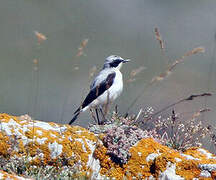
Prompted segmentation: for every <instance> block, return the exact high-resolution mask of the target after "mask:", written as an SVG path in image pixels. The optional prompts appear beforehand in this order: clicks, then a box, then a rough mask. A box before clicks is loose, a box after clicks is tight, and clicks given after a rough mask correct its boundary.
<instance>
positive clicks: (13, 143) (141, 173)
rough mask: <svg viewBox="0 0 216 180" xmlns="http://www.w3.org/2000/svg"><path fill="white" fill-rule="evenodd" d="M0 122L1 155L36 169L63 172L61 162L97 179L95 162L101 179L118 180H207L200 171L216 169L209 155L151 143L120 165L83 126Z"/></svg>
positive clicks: (139, 146) (132, 152) (20, 120)
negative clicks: (165, 178)
mask: <svg viewBox="0 0 216 180" xmlns="http://www.w3.org/2000/svg"><path fill="white" fill-rule="evenodd" d="M0 122H1V124H0V128H2V129H1V131H0V155H2V156H4V157H13V156H14V155H16V156H18V157H25V158H26V157H27V159H30V163H31V164H34V165H37V166H40V165H41V164H43V165H53V166H56V167H58V166H59V165H61V164H62V162H64V164H65V163H66V164H67V165H69V166H75V165H76V164H79V169H80V172H81V174H80V175H86V174H87V173H88V174H91V173H93V169H91V168H93V167H89V162H90V159H91V158H93V157H92V156H94V158H96V159H99V161H100V174H101V175H104V176H107V177H114V178H115V179H117V180H118V179H119V180H120V179H124V178H125V177H126V178H127V179H131V178H132V177H134V178H136V179H145V178H148V177H150V176H153V177H155V178H156V179H157V178H159V176H160V175H161V173H163V172H164V171H166V170H167V168H168V167H169V168H170V167H171V165H173V167H174V168H175V169H174V173H175V175H176V176H177V175H178V176H181V177H183V178H185V179H193V178H200V179H202V177H200V173H201V169H199V165H200V164H216V158H215V157H216V156H215V155H213V154H210V153H209V152H208V151H206V150H204V149H200V148H196V147H193V148H190V149H188V150H186V151H185V152H183V153H180V152H178V151H176V150H173V149H170V148H168V147H167V146H164V145H161V144H160V143H158V142H156V141H155V140H154V139H152V138H144V139H142V140H140V141H139V142H137V143H136V144H135V145H134V146H133V147H131V148H130V150H129V152H130V155H131V157H130V158H129V160H128V162H127V163H126V164H123V165H122V164H121V165H120V164H117V163H115V162H113V161H112V160H111V157H110V156H109V155H108V154H107V148H106V147H105V146H104V145H103V144H102V142H101V140H102V139H103V137H104V135H103V134H100V135H98V136H95V135H94V134H93V133H91V132H89V131H88V130H86V129H85V128H82V127H79V126H69V125H60V124H56V123H45V122H40V121H35V120H31V119H30V118H28V117H27V118H26V119H25V118H24V119H23V118H18V117H15V116H10V115H7V114H0ZM95 147H96V149H95ZM209 157H210V158H209ZM211 157H212V158H211ZM91 160H92V159H91ZM211 176H212V178H215V177H216V172H215V171H212V172H211Z"/></svg>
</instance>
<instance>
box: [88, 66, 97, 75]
mask: <svg viewBox="0 0 216 180" xmlns="http://www.w3.org/2000/svg"><path fill="white" fill-rule="evenodd" d="M96 72H97V67H96V66H93V67H92V68H91V69H90V70H89V77H90V78H92V77H93V76H94V75H95V73H96Z"/></svg>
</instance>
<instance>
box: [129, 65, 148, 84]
mask: <svg viewBox="0 0 216 180" xmlns="http://www.w3.org/2000/svg"><path fill="white" fill-rule="evenodd" d="M144 69H146V68H145V67H144V66H140V67H138V68H136V69H133V70H132V71H131V72H130V78H129V79H128V80H127V82H133V81H135V80H136V79H135V78H134V77H135V76H137V75H138V74H139V73H140V72H142V71H143V70H144Z"/></svg>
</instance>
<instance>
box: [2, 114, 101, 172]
mask: <svg viewBox="0 0 216 180" xmlns="http://www.w3.org/2000/svg"><path fill="white" fill-rule="evenodd" d="M96 142H97V137H96V136H95V135H94V134H93V133H91V132H89V131H88V130H86V129H85V128H82V127H78V126H69V125H60V124H56V123H52V122H49V123H47V122H42V121H36V120H32V119H31V118H30V117H29V116H27V115H25V116H21V117H16V116H10V115H8V114H0V156H1V157H5V158H7V157H10V159H11V158H14V159H16V158H22V157H26V158H28V161H29V162H30V163H31V164H32V165H36V166H40V165H43V166H44V165H52V166H59V165H67V166H71V167H74V168H77V169H79V172H80V173H81V174H79V175H86V174H92V172H94V173H96V174H98V171H99V161H98V160H96V159H95V158H94V157H93V156H92V154H93V152H94V150H95V147H96Z"/></svg>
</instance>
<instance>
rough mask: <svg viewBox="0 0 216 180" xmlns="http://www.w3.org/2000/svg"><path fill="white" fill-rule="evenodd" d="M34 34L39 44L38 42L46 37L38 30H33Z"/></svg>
mask: <svg viewBox="0 0 216 180" xmlns="http://www.w3.org/2000/svg"><path fill="white" fill-rule="evenodd" d="M34 34H35V36H36V37H37V40H38V43H39V44H40V43H41V42H43V41H45V40H47V37H46V36H45V35H44V34H42V33H40V32H38V31H34Z"/></svg>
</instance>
